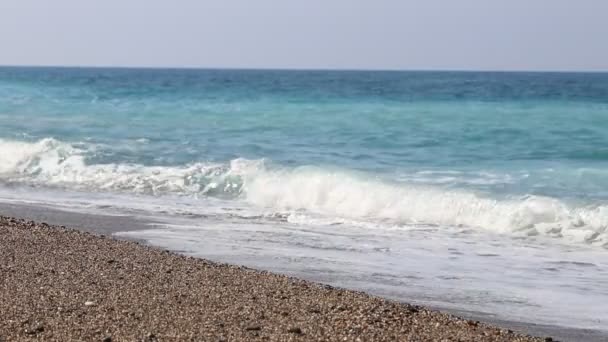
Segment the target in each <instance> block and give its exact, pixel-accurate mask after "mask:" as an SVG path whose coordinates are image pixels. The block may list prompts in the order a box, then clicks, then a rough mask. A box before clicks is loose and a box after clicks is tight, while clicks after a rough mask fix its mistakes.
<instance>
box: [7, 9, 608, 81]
mask: <svg viewBox="0 0 608 342" xmlns="http://www.w3.org/2000/svg"><path fill="white" fill-rule="evenodd" d="M0 64H4V65H87V66H88V65H95V66H172V67H181V66H188V67H248V68H341V69H344V68H347V69H475V70H480V69H484V70H485V69H491V70H513V69H517V70H604V71H606V70H608V0H298V1H296V0H0Z"/></svg>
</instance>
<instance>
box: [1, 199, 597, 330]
mask: <svg viewBox="0 0 608 342" xmlns="http://www.w3.org/2000/svg"><path fill="white" fill-rule="evenodd" d="M0 213H1V214H2V215H10V216H14V217H21V218H25V217H26V215H27V218H28V219H31V218H33V219H35V220H37V221H46V222H50V223H53V224H56V225H67V226H69V227H74V228H76V229H77V230H79V231H81V232H80V233H79V232H77V231H76V230H71V229H70V230H67V233H69V234H76V236H78V234H84V235H85V236H86V238H87V239H92V240H96V239H98V242H99V241H103V242H104V243H105V242H106V241H115V242H116V243H118V244H119V245H120V244H123V243H127V244H130V246H131V247H129V248H134V249H135V250H138V252H134V253H139V252H141V251H150V250H152V251H162V250H159V249H158V248H155V247H149V246H146V245H144V244H142V242H143V241H137V242H139V244H137V243H134V242H133V241H122V240H124V239H122V238H120V239H107V238H105V239H104V238H100V237H99V235H97V234H106V235H110V234H112V233H113V232H117V231H126V230H129V229H127V227H128V228H130V229H131V230H132V229H142V228H143V227H145V228H148V229H149V228H150V226H149V225H148V223H142V222H141V221H138V220H137V219H135V218H130V217H124V216H103V215H97V214H83V213H74V212H65V211H62V210H59V209H53V208H46V207H40V206H35V205H24V204H15V203H0ZM2 222H4V221H2ZM150 223H153V222H150ZM28 224H29V225H33V227H42V228H41V229H43V230H45V229H55V230H58V231H60V232H64V231H63V229H62V228H60V227H49V228H46V227H47V226H46V225H45V224H42V223H41V224H33V223H28ZM98 227H99V228H98ZM118 227H120V229H118ZM36 229H37V228H36ZM82 231H84V233H82ZM47 233H48V232H47ZM53 233H54V232H53ZM64 233H65V232H64ZM89 233H92V235H91V234H89ZM57 234H59V233H57ZM144 253H145V252H144ZM168 254H170V255H171V256H172V257H177V258H185V259H187V260H193V262H195V263H196V262H197V261H198V262H202V263H203V264H207V265H216V266H217V265H220V266H219V267H220V268H221V267H228V268H235V269H237V270H241V269H242V270H245V273H247V272H254V273H256V274H261V275H263V276H270V277H280V278H281V277H282V278H286V279H290V280H291V281H295V282H303V283H306V284H309V286H313V287H320V288H322V289H326V288H329V287H328V286H325V285H320V284H317V283H314V282H312V283H311V282H308V281H302V280H297V279H294V278H288V277H286V276H282V275H276V274H272V273H269V272H265V271H254V270H251V269H248V268H244V267H239V266H230V265H226V264H217V263H215V262H213V261H207V260H204V259H198V258H192V257H185V256H182V255H178V254H174V253H172V252H169V253H168ZM332 291H338V292H340V291H345V292H347V293H355V294H357V295H359V296H363V297H366V298H367V300H372V301H373V300H380V301H383V302H388V303H392V304H391V305H398V306H399V305H401V306H404V307H405V308H409V307H412V306H410V305H408V304H399V303H398V302H397V301H398V300H399V299H395V298H393V299H392V300H394V301H391V300H388V301H387V300H384V299H379V298H377V297H373V296H370V295H367V294H364V293H362V292H356V291H349V290H342V289H333V288H332ZM417 308H421V307H417ZM407 310H409V309H406V311H407ZM422 310H424V311H423V312H430V313H431V314H432V315H444V316H447V317H451V319H455V320H460V319H459V318H455V317H453V316H451V315H449V314H444V313H440V312H438V310H442V308H431V309H422ZM442 311H444V310H442ZM448 312H450V313H451V314H455V315H457V316H460V317H465V318H466V320H465V321H469V322H475V321H477V320H481V321H484V322H487V323H489V324H490V325H497V326H502V327H506V328H508V329H513V330H515V331H519V332H522V333H525V334H533V335H550V336H554V337H556V338H558V339H559V340H565V341H567V340H573V341H574V340H576V341H583V340H584V341H600V340H603V338H605V337H606V336H605V335H604V334H603V333H602V332H597V331H592V330H585V329H573V328H567V327H556V326H546V325H537V324H533V323H519V322H510V321H504V320H499V319H493V318H492V317H487V316H484V315H483V314H479V315H478V314H476V313H469V312H457V311H454V310H449V311H448ZM417 319H418V318H417ZM475 324H478V323H475ZM480 326H482V327H484V328H485V327H488V325H486V324H485V323H481V325H480ZM467 329H468V328H467ZM467 329H465V330H467ZM490 329H493V328H490ZM497 329H498V331H501V329H500V328H497ZM502 330H503V331H505V332H506V331H507V330H506V329H502ZM0 331H2V329H0ZM5 334H6V333H5V332H0V338H2V337H4V336H3V335H5ZM289 336H291V335H289ZM497 336H500V334H499V335H497ZM515 336H518V335H513V336H511V337H515ZM291 337H293V336H291ZM309 337H310V336H309ZM491 337H492V338H493V336H492V335H490V336H486V335H484V336H483V337H481V336H478V337H477V338H478V339H479V338H483V339H485V340H493V339H490V338H491ZM138 338H139V337H138ZM377 338H379V337H377ZM229 340H231V339H229ZM465 340H466V339H465ZM499 340H500V339H499ZM508 340H512V339H508ZM524 340H533V339H524ZM540 340H542V339H540Z"/></svg>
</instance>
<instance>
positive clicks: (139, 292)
mask: <svg viewBox="0 0 608 342" xmlns="http://www.w3.org/2000/svg"><path fill="white" fill-rule="evenodd" d="M0 316H1V317H0V340H3V341H19V340H34V339H36V340H40V339H42V340H55V341H66V340H90V341H123V340H145V341H174V340H195V341H249V340H258V339H259V340H271V341H289V340H300V341H313V340H317V341H344V340H346V341H356V340H361V341H385V340H391V341H394V340H397V341H444V340H445V341H543V340H545V339H544V338H542V339H541V338H533V337H529V336H524V335H519V334H518V333H514V332H512V331H510V330H508V329H501V328H497V327H492V326H490V325H486V324H483V323H479V322H477V321H473V320H467V319H461V318H457V317H455V316H452V315H449V314H445V313H440V312H437V311H433V310H429V309H426V308H422V307H418V306H411V305H408V304H402V303H397V302H392V301H388V300H384V299H381V298H376V297H372V296H369V295H367V294H365V293H361V292H355V291H348V290H342V289H336V288H332V287H329V286H325V285H320V284H315V283H311V282H306V281H302V280H297V279H294V278H289V277H286V276H281V275H276V274H271V273H268V272H263V271H256V270H252V269H247V268H244V267H239V266H233V265H226V264H218V263H214V262H210V261H206V260H202V259H197V258H192V257H187V256H182V255H178V254H174V253H171V252H168V251H164V250H161V249H157V248H153V247H148V246H144V245H142V244H139V243H137V242H133V241H121V240H116V239H112V238H109V237H106V236H102V235H96V234H91V233H88V232H83V231H79V230H71V229H66V228H61V227H56V226H49V225H47V224H43V223H34V222H32V221H24V220H18V219H13V218H9V217H0Z"/></svg>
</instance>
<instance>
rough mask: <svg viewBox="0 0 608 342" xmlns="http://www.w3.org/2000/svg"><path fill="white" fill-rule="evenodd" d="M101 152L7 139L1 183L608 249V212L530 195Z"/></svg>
mask: <svg viewBox="0 0 608 342" xmlns="http://www.w3.org/2000/svg"><path fill="white" fill-rule="evenodd" d="M90 152H91V150H90V149H87V148H83V147H76V146H75V145H72V144H69V143H65V142H61V141H58V140H55V139H51V138H47V139H42V140H40V141H37V142H22V141H13V140H0V181H3V182H5V183H17V184H33V185H38V186H48V187H63V188H68V189H77V190H85V191H95V192H99V191H108V192H120V193H136V194H144V195H152V196H162V195H181V196H193V197H199V196H211V197H220V198H227V199H232V200H235V201H244V202H247V203H249V204H252V205H254V206H256V207H259V208H263V209H265V210H271V211H292V212H302V211H303V212H309V213H314V214H318V215H323V216H325V217H332V218H350V219H356V220H359V221H366V222H380V223H382V222H389V223H390V224H392V225H395V224H422V225H437V226H462V227H470V228H476V229H479V230H487V231H492V232H498V233H508V234H516V235H519V236H535V235H545V236H551V237H556V238H562V239H564V240H567V241H578V242H587V243H593V244H598V245H604V244H606V243H607V242H608V232H607V227H608V206H606V205H597V204H596V205H580V204H579V205H576V204H571V203H566V202H564V201H563V200H561V199H557V198H552V197H546V196H534V195H522V196H519V197H513V196H511V197H503V198H498V197H495V196H494V197H493V196H492V194H487V193H477V192H475V191H473V190H470V189H445V188H441V187H438V186H434V185H432V184H431V185H424V184H418V183H410V182H403V181H391V180H386V179H381V178H379V177H376V176H373V175H369V174H362V173H355V172H351V171H348V170H343V169H330V168H323V167H313V166H301V167H295V168H286V167H280V166H273V165H269V163H268V162H266V161H265V160H247V159H241V158H239V159H234V160H232V161H230V162H227V163H203V162H200V163H192V164H188V165H183V166H145V165H140V164H129V163H125V164H120V163H114V164H89V163H88V161H87V154H88V153H90Z"/></svg>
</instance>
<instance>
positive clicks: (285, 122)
mask: <svg viewBox="0 0 608 342" xmlns="http://www.w3.org/2000/svg"><path fill="white" fill-rule="evenodd" d="M0 190H1V191H0V195H1V196H2V197H3V198H4V199H5V200H28V201H34V202H36V203H43V204H46V205H62V206H67V207H72V209H74V208H80V209H83V208H86V209H91V208H93V209H96V210H105V211H108V210H109V211H113V212H119V213H130V214H133V213H136V214H137V215H141V216H154V217H156V218H161V219H162V218H165V219H166V220H167V222H169V223H170V224H168V225H167V226H166V227H165V229H156V230H151V231H150V232H143V233H142V232H139V233H135V234H139V235H138V237H141V238H145V239H148V240H149V241H151V242H152V243H155V244H159V245H163V246H165V247H168V248H173V249H177V250H181V251H185V252H188V253H193V254H197V255H201V256H213V257H216V258H219V259H223V260H230V261H235V262H244V261H249V262H251V263H252V265H253V266H261V267H266V268H269V269H275V270H279V271H283V272H287V273H289V272H292V273H294V272H295V273H298V274H303V276H308V277H311V278H313V279H317V278H319V277H320V278H322V279H324V280H326V281H328V282H332V281H333V282H338V283H339V284H346V285H349V286H351V285H352V286H354V287H357V286H363V288H364V289H370V288H371V290H378V291H380V292H381V293H385V292H386V293H385V294H387V293H388V294H389V295H390V294H395V293H398V294H397V297H412V296H414V295H415V297H416V298H426V302H432V303H439V304H438V305H444V306H448V307H449V306H450V305H454V306H455V307H459V308H460V307H462V306H463V305H464V304H463V303H465V304H467V305H471V307H469V308H470V309H471V310H482V309H484V310H490V309H488V308H489V307H491V305H490V304H489V303H494V304H496V308H495V309H493V310H494V311H492V310H491V311H492V312H493V313H495V314H500V315H503V316H507V317H510V318H513V317H515V318H517V317H518V316H517V315H518V314H517V313H518V312H521V313H522V315H523V316H525V315H527V313H528V312H529V311H530V310H532V308H536V309H538V310H539V311H538V312H537V314H538V316H539V317H541V318H542V317H545V318H546V320H545V321H546V322H547V323H551V324H553V323H557V324H564V325H566V324H569V325H573V326H581V327H592V328H597V327H598V326H601V324H600V323H597V322H596V320H597V319H598V318H597V317H600V319H605V318H606V317H604V316H605V313H604V314H602V313H601V312H597V310H594V309H591V306H592V302H588V301H589V300H591V301H593V300H595V301H597V300H607V299H608V297H607V296H608V294H606V293H604V292H602V291H603V290H600V288H601V287H603V288H605V287H606V285H608V272H607V268H606V264H605V262H604V261H603V260H604V259H605V253H606V248H607V247H608V230H607V227H608V74H601V73H597V74H591V73H587V74H583V73H580V74H579V73H489V72H488V73H486V72H483V73H481V72H364V71H271V70H169V69H167V70H162V69H86V68H80V69H79V68H9V67H3V68H0ZM176 222H180V224H177V223H176ZM235 227H237V228H238V229H237V228H235ZM235 229H236V230H235ZM328 232H331V234H329V235H328ZM362 237H365V238H362ZM210 241H212V242H210ZM210 244H211V245H210ZM254 247H255V248H254ZM210 249H213V251H214V252H210ZM219 251H223V252H222V253H220V252H219ZM235 251H238V252H235ZM353 251H356V252H353ZM454 251H458V253H460V254H458V253H455V252H454ZM352 253H355V254H354V255H352ZM408 253H413V254H408ZM467 253H468V254H467ZM458 255H460V256H461V257H458ZM287 256H289V259H286V258H287ZM423 256H424V257H425V258H426V259H425V260H428V262H427V263H425V265H424V267H423V268H420V267H419V265H416V264H415V263H414V264H412V263H411V262H406V261H404V260H412V259H416V258H420V257H423ZM307 258H309V259H307ZM459 258H460V259H459ZM252 260H253V261H252ZM256 260H257V261H256ZM269 260H272V261H269ZM294 260H295V261H294ZM303 260H305V261H303ZM351 260H359V261H358V262H353V261H351ZM362 260H365V262H364V261H362ZM560 262H562V263H563V264H559V263H560ZM572 262H575V263H574V264H572ZM556 263H557V264H556ZM576 263H581V265H585V264H587V265H593V270H589V269H585V268H584V267H583V266H581V267H583V268H580V269H579V268H576V267H574V266H573V265H578V264H576ZM522 264H527V266H526V267H525V268H522V267H521V265H522ZM311 265H312V266H311ZM445 265H450V266H449V270H448V269H446V266H445ZM551 265H553V266H551ZM555 265H566V266H564V267H561V266H559V267H558V266H555ZM313 266H314V267H313ZM311 267H313V268H315V267H316V268H315V269H317V271H318V272H321V271H319V270H320V269H322V270H324V271H323V272H325V273H323V272H321V273H319V274H322V276H320V275H319V274H317V273H314V272H313V273H310V272H312V271H310V269H311ZM552 269H559V272H558V273H555V272H554V271H551V270H552ZM338 270H340V271H344V270H350V271H349V272H350V273H349V272H347V271H344V272H345V273H344V274H342V275H340V276H339V275H337V273H336V272H337V271H338ZM362 270H368V271H369V272H367V271H366V272H363V271H362ZM375 270H383V272H384V273H382V274H384V275H385V276H380V275H378V274H379V273H377V272H374V271H375ZM497 270H507V272H506V274H509V276H508V277H507V276H506V275H504V274H503V275H500V274H498V273H496V272H497ZM508 270H511V271H512V272H511V273H509V272H508ZM539 270H545V271H546V272H549V273H548V274H549V276H550V277H551V279H553V283H546V282H545V279H547V277H548V276H547V275H543V274H542V272H544V271H539ZM309 271H310V272H309ZM307 272H308V273H307ZM492 272H494V273H492ZM539 272H540V273H539ZM551 272H553V273H551ZM480 273H483V274H485V275H486V277H480V276H477V278H476V277H474V276H473V275H474V274H478V275H479V274H480ZM315 274H316V276H315ZM370 274H377V275H376V276H370ZM354 275H357V277H359V278H356V279H358V280H357V281H355V280H353V279H355V278H353V277H355V276H354ZM387 275H391V277H397V278H398V279H401V280H403V279H415V278H411V277H414V276H415V277H418V278H419V279H420V281H418V282H416V281H414V280H411V282H410V283H408V284H407V287H408V288H410V289H418V290H415V291H418V292H415V293H405V294H403V293H401V292H399V291H400V290H398V289H399V288H402V287H403V286H393V287H391V289H390V291H389V290H387V288H386V287H387V286H388V285H387V284H393V283H394V280H395V279H392V278H391V279H392V280H387V279H386V276H387ZM405 275H407V277H410V278H407V277H406V278H403V277H404V276H405ZM467 275H468V276H469V277H472V278H467ZM518 275H520V276H521V278H518ZM332 277H333V278H332ZM361 277H363V279H364V280H361ZM399 277H401V278H399ZM436 277H443V278H441V279H442V280H441V281H442V284H449V286H447V287H446V288H441V289H438V288H428V283H429V282H432V281H434V280H433V279H435V278H436ZM450 277H455V278H450ZM505 277H506V278H505ZM449 279H456V280H454V281H451V280H449ZM518 279H519V280H518ZM577 279H578V280H577ZM435 280H436V279H435ZM362 283H364V284H367V285H361V284H362ZM370 284H372V285H370ZM472 284H477V285H475V286H473V285H472ZM562 285H564V286H562ZM416 286H419V287H416ZM476 286H478V287H476ZM535 286H536V287H540V288H546V289H547V288H548V290H547V292H546V293H538V292H535V291H536V290H534V291H533V290H532V289H531V288H534V287H535ZM567 288H569V289H570V290H565V289H567ZM492 289H494V290H492ZM594 289H597V291H596V292H594V291H595V290H594ZM383 291H385V292H383ZM395 291H397V292H395ZM412 291H414V290H412ZM548 293H551V294H553V295H555V294H556V293H559V297H560V298H561V300H562V301H563V303H565V304H564V305H568V307H569V312H571V313H572V314H571V316H567V314H566V313H563V314H564V315H566V316H563V317H562V316H559V315H557V314H556V312H559V309H560V308H561V307H560V306H559V305H558V304H556V303H555V301H554V300H553V299H551V300H549V299H547V298H553V297H551V296H549V295H548ZM590 293H592V294H593V295H591V294H590ZM437 294H439V297H441V298H438V297H437ZM457 294H462V298H461V300H456V299H454V300H456V302H455V303H451V302H450V300H448V299H446V298H460V297H458V295H457ZM585 296H586V297H585ZM471 298H477V299H476V300H472V299H471ZM513 298H517V301H510V300H511V299H513ZM589 298H591V299H589ZM522 303H523V304H522ZM576 303H579V304H576ZM580 303H583V304H580ZM584 303H587V304H584ZM476 305H477V306H476ZM552 305H553V306H552ZM555 305H558V306H557V307H555ZM576 305H579V307H577V306H576ZM577 308H578V309H577ZM543 315H544V316H543ZM556 315H557V316H556ZM574 316H576V317H574ZM566 322H567V323H566Z"/></svg>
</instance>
